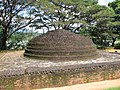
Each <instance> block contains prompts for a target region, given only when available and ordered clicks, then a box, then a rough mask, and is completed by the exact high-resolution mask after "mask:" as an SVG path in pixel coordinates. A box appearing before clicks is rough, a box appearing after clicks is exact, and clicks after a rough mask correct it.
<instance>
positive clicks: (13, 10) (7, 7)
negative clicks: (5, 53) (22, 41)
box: [0, 0, 35, 49]
mask: <svg viewBox="0 0 120 90" xmlns="http://www.w3.org/2000/svg"><path fill="white" fill-rule="evenodd" d="M33 1H35V0H31V1H29V0H22V1H21V0H1V1H0V25H1V26H2V39H1V40H2V45H1V46H2V47H1V49H6V48H7V47H6V42H7V40H8V39H9V38H10V37H11V36H12V34H14V33H15V32H16V31H18V30H20V29H22V28H25V27H26V26H28V25H29V24H30V23H31V22H32V21H33V20H34V17H33V16H32V15H31V13H32V12H31V11H32V10H33V9H34V8H31V7H32V3H33ZM24 12H25V13H26V14H27V16H23V15H22V14H23V13H24Z"/></svg>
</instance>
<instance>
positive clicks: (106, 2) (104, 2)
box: [98, 0, 115, 5]
mask: <svg viewBox="0 0 120 90" xmlns="http://www.w3.org/2000/svg"><path fill="white" fill-rule="evenodd" d="M112 1H115V0H98V2H99V4H100V5H107V4H108V3H109V2H112Z"/></svg>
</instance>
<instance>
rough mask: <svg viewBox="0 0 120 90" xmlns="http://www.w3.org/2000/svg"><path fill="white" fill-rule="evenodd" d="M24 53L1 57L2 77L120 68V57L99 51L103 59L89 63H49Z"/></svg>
mask: <svg viewBox="0 0 120 90" xmlns="http://www.w3.org/2000/svg"><path fill="white" fill-rule="evenodd" d="M23 52H24V51H14V52H7V53H6V54H4V55H3V56H2V57H0V77H10V76H18V75H25V74H34V73H36V74H49V73H61V72H62V73H64V72H77V71H79V72H80V71H81V70H82V71H83V70H84V71H86V70H87V71H91V70H96V69H98V68H101V69H105V68H106V69H107V68H111V67H120V55H119V54H114V53H108V52H105V51H99V53H100V55H101V57H100V58H98V59H90V60H87V61H60V62H59V61H57V62H54V61H51V60H50V61H49V60H47V61H46V60H39V59H32V58H26V57H24V56H23Z"/></svg>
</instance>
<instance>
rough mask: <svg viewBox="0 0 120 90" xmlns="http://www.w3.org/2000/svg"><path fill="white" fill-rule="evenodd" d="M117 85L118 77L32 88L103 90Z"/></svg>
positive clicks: (119, 82)
mask: <svg viewBox="0 0 120 90" xmlns="http://www.w3.org/2000/svg"><path fill="white" fill-rule="evenodd" d="M119 86H120V79H116V80H106V81H101V82H93V83H86V84H78V85H73V86H65V87H56V88H45V89H34V90H103V89H106V88H111V87H119Z"/></svg>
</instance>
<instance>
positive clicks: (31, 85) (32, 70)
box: [0, 61, 120, 90]
mask: <svg viewBox="0 0 120 90" xmlns="http://www.w3.org/2000/svg"><path fill="white" fill-rule="evenodd" d="M116 78H120V61H115V62H104V63H92V64H81V65H72V66H63V67H49V68H38V67H29V68H27V69H26V70H25V71H24V73H22V74H16V75H12V74H8V75H7V74H6V75H5V74H1V76H0V90H32V89H37V88H46V87H59V86H67V85H74V84H81V83H88V82H95V81H102V80H110V79H116Z"/></svg>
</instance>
